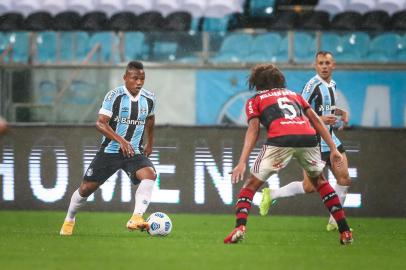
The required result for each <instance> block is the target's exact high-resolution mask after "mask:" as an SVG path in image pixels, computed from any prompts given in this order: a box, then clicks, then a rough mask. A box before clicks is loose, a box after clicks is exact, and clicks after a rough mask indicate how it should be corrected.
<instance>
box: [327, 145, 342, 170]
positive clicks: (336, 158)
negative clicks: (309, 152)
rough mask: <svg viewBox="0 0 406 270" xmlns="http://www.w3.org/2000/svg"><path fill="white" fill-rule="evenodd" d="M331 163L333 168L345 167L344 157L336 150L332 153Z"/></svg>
mask: <svg viewBox="0 0 406 270" xmlns="http://www.w3.org/2000/svg"><path fill="white" fill-rule="evenodd" d="M330 161H331V164H332V165H333V167H335V168H340V167H341V166H343V156H342V155H341V153H340V152H338V150H337V149H334V150H332V151H331V152H330Z"/></svg>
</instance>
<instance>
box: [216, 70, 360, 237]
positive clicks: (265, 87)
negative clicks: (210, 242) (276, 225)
mask: <svg viewBox="0 0 406 270" xmlns="http://www.w3.org/2000/svg"><path fill="white" fill-rule="evenodd" d="M249 85H250V88H251V89H252V88H254V87H255V89H256V91H257V94H256V95H255V96H253V97H252V98H250V99H249V100H248V101H247V104H246V114H247V119H248V129H247V132H246V134H245V140H244V146H243V150H242V153H241V156H240V159H239V161H238V164H237V166H236V167H235V168H234V169H233V171H232V176H231V180H232V182H233V183H237V182H239V181H240V180H242V177H243V175H244V173H245V170H246V164H247V161H248V158H249V155H250V153H251V151H252V149H253V147H254V146H255V143H256V141H257V139H258V136H259V131H260V124H262V125H263V126H264V127H265V128H266V130H267V138H268V139H267V142H266V143H265V144H264V145H263V147H262V151H261V152H260V153H259V154H258V156H257V157H256V160H255V162H254V164H253V166H252V167H251V170H250V174H249V176H248V178H247V179H246V180H245V183H244V185H243V187H242V189H241V190H240V192H239V194H238V200H237V203H236V225H235V229H234V230H233V231H232V232H231V233H230V234H229V235H228V236H227V237H226V238H225V239H224V243H226V244H230V243H237V242H238V241H240V240H242V239H243V238H244V234H245V231H246V223H247V218H248V214H249V211H250V209H251V204H252V199H253V197H254V194H255V192H256V191H257V190H258V189H259V188H260V187H261V186H262V184H263V183H264V182H265V181H266V179H268V178H269V177H270V176H271V175H272V174H275V173H278V171H279V170H280V169H282V168H284V167H286V165H287V164H288V163H289V161H290V160H291V159H292V157H295V158H296V159H297V161H298V162H299V164H300V165H301V167H302V168H303V169H304V170H305V172H306V175H307V177H308V179H309V180H310V182H311V184H312V185H313V187H314V188H315V189H316V190H317V192H318V193H319V194H320V196H321V199H322V201H323V203H324V204H325V206H326V207H327V209H328V210H329V212H330V213H331V214H332V215H333V217H334V219H335V220H336V222H337V224H338V229H339V232H340V243H341V244H349V243H351V242H352V241H353V239H352V233H351V231H350V228H349V226H348V224H347V221H346V218H345V214H344V210H343V208H342V206H341V204H340V200H339V199H338V196H337V194H336V193H335V191H334V189H333V188H332V187H331V186H330V184H329V183H328V181H327V180H326V179H325V178H324V176H323V168H324V166H325V162H324V161H322V160H321V154H320V150H319V146H318V145H319V143H318V139H317V136H316V131H317V133H318V134H320V136H321V137H322V138H323V139H324V141H325V142H326V144H327V145H328V146H329V147H330V159H331V162H332V164H333V165H334V166H337V167H340V166H342V156H341V154H340V152H339V151H338V150H337V148H336V146H335V144H334V141H333V139H332V138H331V135H330V133H329V132H328V130H327V128H326V127H325V125H324V123H323V122H322V121H321V119H320V118H319V117H318V116H317V114H316V113H315V112H314V110H313V109H312V108H311V107H310V105H309V103H308V102H307V101H306V100H304V99H303V97H302V96H301V95H299V94H296V93H295V92H292V91H290V90H287V89H286V88H285V77H284V76H283V74H282V73H281V72H280V71H279V69H278V68H277V67H275V66H274V65H271V64H263V65H258V66H256V67H254V68H253V70H252V71H251V75H250V78H249Z"/></svg>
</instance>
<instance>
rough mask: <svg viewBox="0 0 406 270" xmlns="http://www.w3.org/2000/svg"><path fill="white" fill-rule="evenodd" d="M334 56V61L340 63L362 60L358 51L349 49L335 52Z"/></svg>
mask: <svg viewBox="0 0 406 270" xmlns="http://www.w3.org/2000/svg"><path fill="white" fill-rule="evenodd" d="M334 58H335V60H336V62H342V63H357V62H360V61H362V60H363V59H362V58H361V56H360V54H359V53H358V52H355V51H351V50H349V51H343V52H342V53H339V54H336V55H335V56H334Z"/></svg>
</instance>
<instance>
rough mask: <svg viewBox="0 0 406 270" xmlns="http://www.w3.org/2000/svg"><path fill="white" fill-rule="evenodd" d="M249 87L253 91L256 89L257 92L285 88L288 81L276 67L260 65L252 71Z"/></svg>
mask: <svg viewBox="0 0 406 270" xmlns="http://www.w3.org/2000/svg"><path fill="white" fill-rule="evenodd" d="M248 85H249V88H250V89H251V90H253V89H254V88H255V89H256V91H261V90H268V89H274V88H285V87H286V80H285V76H284V75H283V73H282V72H281V71H280V70H279V69H278V68H277V67H276V66H275V65H272V64H260V65H256V66H255V67H253V68H252V69H251V75H250V77H249V79H248Z"/></svg>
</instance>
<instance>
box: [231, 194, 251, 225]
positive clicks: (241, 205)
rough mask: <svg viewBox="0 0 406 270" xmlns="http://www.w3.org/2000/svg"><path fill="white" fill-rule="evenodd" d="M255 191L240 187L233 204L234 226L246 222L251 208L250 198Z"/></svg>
mask: <svg viewBox="0 0 406 270" xmlns="http://www.w3.org/2000/svg"><path fill="white" fill-rule="evenodd" d="M254 194H255V192H254V191H252V190H251V189H248V188H242V189H241V190H240V193H239V194H238V200H237V203H236V205H235V208H236V213H235V215H236V218H237V221H236V227H238V226H240V225H246V224H247V218H248V214H249V211H250V209H251V204H252V199H253V198H254Z"/></svg>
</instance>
